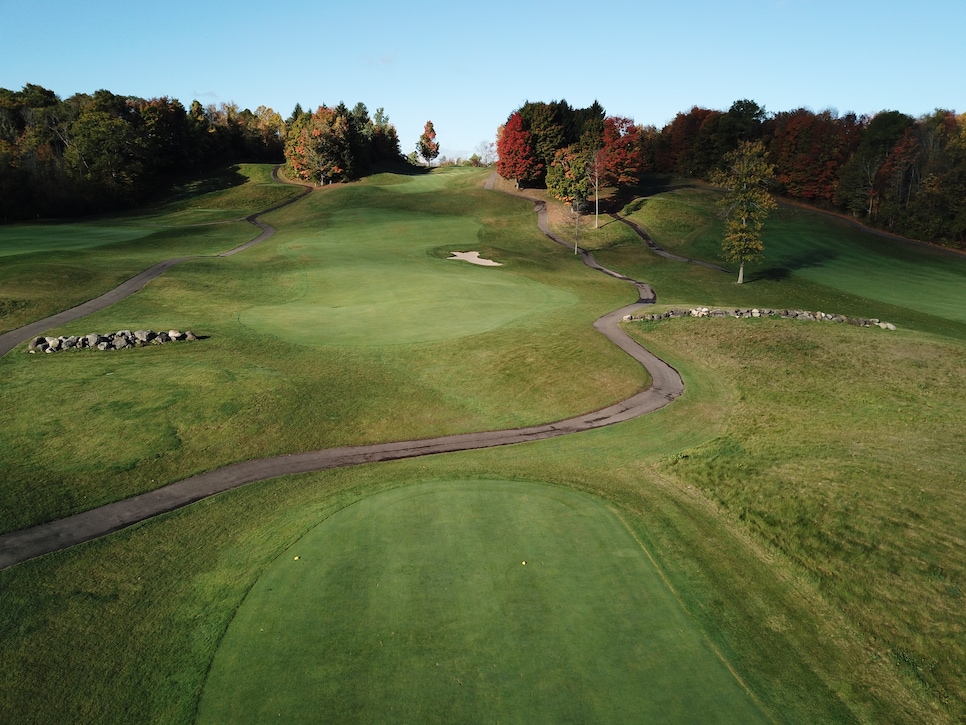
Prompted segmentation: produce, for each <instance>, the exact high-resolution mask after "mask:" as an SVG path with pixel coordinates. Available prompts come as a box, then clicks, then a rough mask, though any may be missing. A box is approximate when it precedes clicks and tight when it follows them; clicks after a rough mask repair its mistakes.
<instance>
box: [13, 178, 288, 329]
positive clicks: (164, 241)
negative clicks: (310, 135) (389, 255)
mask: <svg viewBox="0 0 966 725" xmlns="http://www.w3.org/2000/svg"><path fill="white" fill-rule="evenodd" d="M229 174H230V176H231V180H230V182H225V181H224V180H221V181H220V182H219V183H217V184H215V185H214V187H216V188H212V189H211V190H208V189H209V187H208V186H203V187H202V188H203V190H206V193H204V194H202V195H200V196H199V195H197V194H195V195H193V196H192V195H189V196H188V197H187V198H175V199H174V200H171V201H168V202H166V203H163V204H159V205H157V206H155V207H152V208H151V209H150V210H147V211H144V212H138V213H135V214H127V215H123V216H111V217H105V218H103V219H100V220H98V221H96V222H84V223H79V224H56V225H50V224H14V225H9V226H0V257H2V258H3V264H2V265H0V332H6V331H8V330H12V329H16V328H18V327H21V326H23V325H25V324H27V323H29V322H33V321H34V320H38V319H42V318H44V317H47V316H49V315H51V314H54V313H55V312H60V311H61V310H65V309H68V308H70V307H73V306H74V305H77V304H80V303H82V302H86V301H87V300H90V299H94V298H95V297H97V296H99V295H101V294H103V293H104V292H106V291H107V290H109V289H113V288H114V287H116V286H117V285H118V284H120V283H121V282H123V281H125V280H127V279H130V278H131V277H133V276H134V275H136V274H137V273H139V272H142V271H144V270H145V269H147V268H148V267H150V266H152V265H153V264H154V263H156V262H159V261H162V260H164V259H171V258H173V257H182V256H190V255H214V254H218V253H220V252H224V251H227V250H229V249H232V248H234V247H236V246H238V245H240V244H243V243H244V242H246V241H248V240H249V239H252V238H253V237H255V236H257V235H258V233H259V231H258V229H256V228H255V227H253V226H252V225H251V224H249V223H247V222H245V221H243V218H244V217H246V216H248V215H249V214H252V213H255V212H257V211H261V210H262V209H267V208H269V207H271V206H274V205H275V204H277V203H279V202H281V201H284V200H285V199H289V198H292V197H293V196H294V195H296V194H298V193H299V192H298V189H296V188H295V187H291V186H284V185H282V184H279V183H277V182H273V181H272V180H271V167H270V166H267V165H255V164H246V165H243V166H241V167H238V168H235V167H233V168H232V169H231V170H230V171H229ZM226 187H227V188H226ZM232 220H235V221H232Z"/></svg>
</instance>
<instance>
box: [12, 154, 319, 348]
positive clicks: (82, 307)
mask: <svg viewBox="0 0 966 725" xmlns="http://www.w3.org/2000/svg"><path fill="white" fill-rule="evenodd" d="M272 178H273V179H275V180H276V181H278V182H279V183H291V182H287V181H282V179H280V178H279V177H278V167H275V168H274V169H273V170H272ZM297 186H302V188H303V191H302V193H301V194H299V195H298V196H296V197H293V198H291V199H288V200H286V201H284V202H282V203H281V204H276V205H275V206H273V207H270V208H268V209H265V210H264V211H261V212H258V213H257V214H252V215H251V216H247V217H245V221H247V222H249V223H251V224H254V225H255V226H256V227H258V228H259V229H261V230H262V233H261V234H259V235H258V236H257V237H255V238H254V239H252V240H251V241H249V242H245V243H244V244H241V245H239V246H237V247H235V248H234V249H229V250H228V251H227V252H222V253H221V254H218V255H214V256H218V257H230V256H232V255H234V254H238V252H241V251H244V250H246V249H248V248H249V247H252V246H254V245H256V244H258V243H259V242H264V241H265V240H266V239H268V238H269V237H271V236H272V235H273V234H275V229H273V228H272V227H271V226H270V225H268V224H266V223H265V222H263V221H260V220H259V219H258V217H260V216H261V215H262V214H268V213H269V212H272V211H275V210H277V209H281V208H282V207H283V206H287V205H289V204H293V203H295V202H296V201H298V200H299V199H301V198H303V197H304V196H305V195H306V194H308V193H310V192H311V191H312V187H310V186H306V185H304V184H297ZM234 221H239V220H234ZM218 223H219V224H224V222H218ZM206 256H209V255H193V256H191V255H189V256H185V257H174V258H173V259H166V260H164V261H163V262H158V263H157V264H155V265H154V266H153V267H150V268H149V269H146V270H144V271H143V272H141V273H140V274H138V275H135V276H134V277H131V279H129V280H127V281H126V282H122V283H121V284H120V285H118V286H117V287H115V288H114V289H112V290H110V291H108V292H105V293H104V294H102V295H101V296H100V297H95V298H94V299H92V300H88V301H87V302H83V303H81V304H79V305H77V306H76V307H71V308H70V309H67V310H64V311H63V312H58V313H57V314H54V315H51V316H50V317H45V318H44V319H42V320H37V321H36V322H32V323H30V324H29V325H24V326H23V327H20V328H17V329H16V330H11V331H10V332H5V333H4V334H2V335H0V357H3V356H4V355H6V354H7V353H8V352H10V351H11V350H13V349H14V348H15V347H16V346H17V345H19V344H21V343H23V342H26V341H27V340H31V339H33V338H35V337H37V336H38V335H40V334H41V333H43V332H45V331H46V330H50V329H51V328H54V327H59V326H60V325H64V324H66V323H68V322H73V321H74V320H79V319H80V318H82V317H86V316H87V315H89V314H91V313H92V312H98V311H100V310H103V309H104V308H105V307H110V306H111V305H113V304H115V303H116V302H120V301H121V300H123V299H125V298H126V297H130V296H131V295H133V294H134V293H135V292H137V291H138V290H140V289H141V288H142V287H144V285H146V284H147V283H148V282H150V281H151V280H153V279H156V278H158V277H160V276H161V275H162V274H164V273H165V272H167V271H168V270H169V269H171V268H172V267H174V266H175V265H176V264H180V263H181V262H184V261H185V260H188V259H204V258H205V257H206Z"/></svg>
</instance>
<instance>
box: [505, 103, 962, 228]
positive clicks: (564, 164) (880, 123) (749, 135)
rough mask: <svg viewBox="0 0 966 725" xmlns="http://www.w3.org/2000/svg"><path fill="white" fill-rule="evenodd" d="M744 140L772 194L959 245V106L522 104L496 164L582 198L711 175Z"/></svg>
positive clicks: (519, 177) (521, 181)
mask: <svg viewBox="0 0 966 725" xmlns="http://www.w3.org/2000/svg"><path fill="white" fill-rule="evenodd" d="M743 142H760V143H761V144H762V146H763V148H764V151H765V157H766V160H767V162H768V163H769V164H771V165H773V166H774V179H773V183H772V188H771V191H772V192H773V193H775V194H778V195H781V196H786V197H788V198H790V199H796V200H801V201H804V202H808V203H811V204H815V205H818V206H822V207H825V208H828V209H832V210H837V211H841V212H845V213H848V214H850V215H852V216H853V217H855V218H857V219H860V220H862V221H863V222H865V223H867V224H869V225H871V226H875V227H879V228H883V229H887V230H889V231H893V232H896V233H898V234H903V235H906V236H909V237H914V238H917V239H924V240H928V241H933V242H938V243H941V244H946V245H949V246H954V247H966V114H960V115H958V116H957V115H956V114H955V113H954V112H952V111H946V110H936V111H935V112H934V113H932V114H928V115H925V116H922V117H919V118H913V117H912V116H909V115H906V114H903V113H900V112H898V111H882V112H880V113H877V114H875V115H871V116H857V115H855V114H852V113H849V114H845V115H841V116H840V115H838V114H837V113H835V112H834V111H829V110H826V111H821V112H818V113H816V112H813V111H810V110H808V109H804V108H799V109H796V110H794V111H787V112H780V113H775V114H767V113H766V112H765V109H764V108H762V107H761V106H759V105H758V104H757V103H755V102H754V101H749V100H740V101H736V102H735V103H734V104H732V106H731V108H729V109H728V110H727V111H717V110H712V109H707V108H700V107H698V106H695V107H693V108H691V110H689V111H687V112H682V113H678V114H677V115H676V116H675V118H674V119H673V120H672V121H671V122H670V123H669V124H667V125H666V126H664V128H662V129H660V130H658V129H657V128H656V127H654V126H639V125H635V124H634V123H633V121H632V120H630V119H625V118H620V117H613V116H606V114H605V113H604V111H603V109H602V108H601V107H600V105H599V104H597V103H594V104H593V105H592V106H591V107H590V108H587V109H573V108H571V107H570V106H569V105H568V104H567V103H566V101H559V102H558V101H554V102H551V103H531V102H527V103H525V104H524V105H523V106H522V107H521V108H519V109H517V110H515V111H513V112H512V113H511V114H510V116H509V117H508V119H507V121H506V123H505V124H504V125H503V126H501V127H500V130H499V131H498V139H497V151H498V154H499V157H500V160H499V161H498V166H497V170H498V171H499V172H500V174H501V175H502V176H503V177H504V178H507V179H513V180H515V181H516V182H517V183H518V185H546V187H547V189H548V190H549V191H550V192H551V193H552V194H554V196H556V197H557V198H559V199H561V200H565V201H571V202H583V201H586V200H587V199H588V198H589V197H590V196H591V194H592V193H593V190H594V187H595V186H596V185H598V184H604V185H607V186H621V185H626V184H632V183H635V182H636V181H637V180H638V179H639V178H640V177H641V175H642V174H644V173H648V172H656V173H664V174H681V175H684V176H692V177H698V178H702V179H705V180H711V179H712V177H713V176H714V174H715V173H717V172H718V171H720V170H721V168H722V167H723V165H724V164H725V163H726V156H727V155H728V154H729V153H731V152H733V151H735V149H737V148H738V147H739V145H740V144H741V143H743Z"/></svg>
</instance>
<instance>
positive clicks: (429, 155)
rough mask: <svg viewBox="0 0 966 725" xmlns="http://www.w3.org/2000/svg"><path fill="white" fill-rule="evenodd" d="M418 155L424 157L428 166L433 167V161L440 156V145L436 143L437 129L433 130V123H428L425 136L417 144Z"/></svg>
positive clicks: (424, 131) (424, 132)
mask: <svg viewBox="0 0 966 725" xmlns="http://www.w3.org/2000/svg"><path fill="white" fill-rule="evenodd" d="M416 153H418V154H419V155H420V156H421V157H422V159H423V160H424V161H425V162H426V165H427V166H432V165H433V159H435V158H436V157H437V156H439V144H438V143H436V129H434V128H433V122H432V121H426V126H425V127H424V128H423V135H422V136H420V137H419V141H417V142H416Z"/></svg>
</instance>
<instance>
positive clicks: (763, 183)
mask: <svg viewBox="0 0 966 725" xmlns="http://www.w3.org/2000/svg"><path fill="white" fill-rule="evenodd" d="M774 171H775V170H774V166H772V165H771V164H769V163H768V162H767V161H766V159H765V145H764V144H763V143H762V142H761V141H742V142H741V143H740V144H739V145H738V148H737V149H735V150H734V151H732V152H730V153H728V154H725V158H724V166H723V168H722V169H721V170H720V171H718V172H716V173H715V174H714V175H713V176H712V181H713V182H714V183H715V184H717V185H718V186H722V187H724V188H725V189H726V190H727V194H726V195H725V196H724V198H723V199H721V202H720V204H721V206H722V208H723V209H724V211H725V237H724V240H723V241H722V244H721V248H722V250H723V251H724V254H725V257H726V258H727V259H729V260H730V261H732V262H738V264H739V267H738V284H742V282H744V277H745V262H750V261H754V260H756V259H758V258H759V257H761V254H762V252H763V250H764V248H763V245H762V242H761V230H762V227H763V226H764V223H765V219H766V218H767V217H768V212H770V211H771V210H772V209H774V208H775V206H776V204H775V200H774V199H772V197H771V194H770V193H769V191H768V184H769V182H770V181H771V180H772V178H773V177H774Z"/></svg>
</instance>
